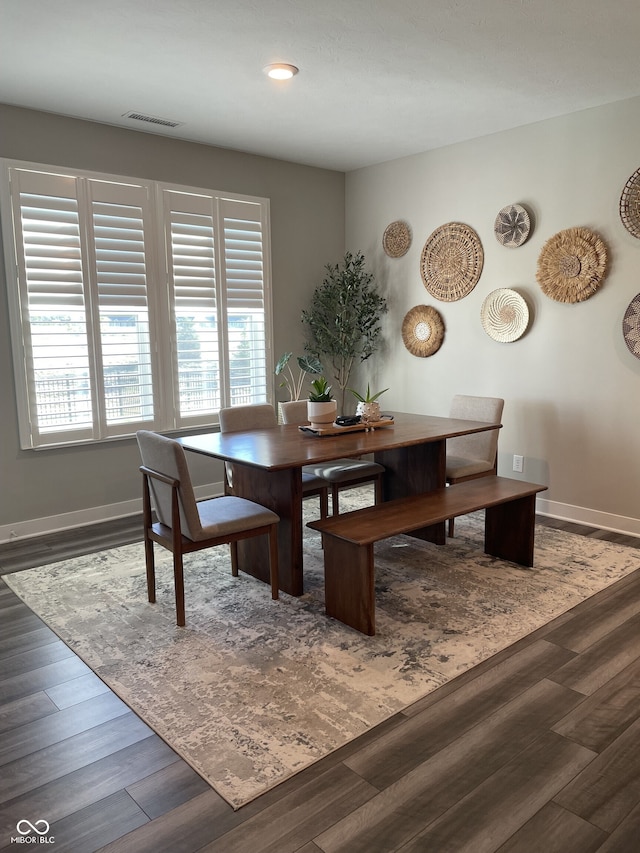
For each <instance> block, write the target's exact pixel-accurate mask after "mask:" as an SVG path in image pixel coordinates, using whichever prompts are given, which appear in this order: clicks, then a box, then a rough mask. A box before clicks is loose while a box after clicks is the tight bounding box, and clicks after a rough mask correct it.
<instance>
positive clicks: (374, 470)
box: [302, 459, 384, 483]
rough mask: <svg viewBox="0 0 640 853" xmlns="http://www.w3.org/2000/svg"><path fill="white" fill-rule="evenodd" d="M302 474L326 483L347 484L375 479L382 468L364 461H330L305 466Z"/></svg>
mask: <svg viewBox="0 0 640 853" xmlns="http://www.w3.org/2000/svg"><path fill="white" fill-rule="evenodd" d="M302 470H303V472H309V473H311V474H315V476H316V477H322V479H323V480H326V481H327V482H328V483H347V482H348V481H349V480H355V479H359V478H360V477H371V478H373V477H377V476H378V474H382V473H383V471H384V468H383V467H382V465H378V463H377V462H368V461H367V460H365V459H332V460H331V462H318V463H317V464H315V465H305V466H304V468H303V469H302Z"/></svg>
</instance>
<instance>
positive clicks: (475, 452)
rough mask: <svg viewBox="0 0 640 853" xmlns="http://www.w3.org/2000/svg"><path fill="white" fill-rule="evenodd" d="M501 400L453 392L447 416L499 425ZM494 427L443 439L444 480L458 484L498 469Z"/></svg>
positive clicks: (452, 528)
mask: <svg viewBox="0 0 640 853" xmlns="http://www.w3.org/2000/svg"><path fill="white" fill-rule="evenodd" d="M503 408H504V400H502V399H501V398H499V397H470V396H466V395H464V394H457V395H456V396H455V397H454V398H453V400H452V401H451V408H450V410H449V417H451V418H461V419H462V420H467V421H486V422H488V423H492V424H499V423H500V421H501V419H502V410H503ZM498 432H499V430H497V429H492V430H488V431H487V432H478V433H474V434H473V435H458V436H456V437H455V438H450V439H448V441H447V469H446V477H447V483H462V482H464V481H465V480H475V479H476V478H477V477H486V476H488V475H489V474H495V473H496V472H497V470H498ZM453 532H454V520H453V518H450V519H449V536H453Z"/></svg>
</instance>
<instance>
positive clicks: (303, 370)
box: [274, 352, 322, 400]
mask: <svg viewBox="0 0 640 853" xmlns="http://www.w3.org/2000/svg"><path fill="white" fill-rule="evenodd" d="M292 356H293V353H292V352H285V354H284V355H283V356H281V357H280V358H279V359H278V363H277V364H276V369H275V371H274V372H275V374H276V376H281V377H282V382H281V383H280V387H281V388H286V389H287V393H288V394H289V400H299V399H300V396H301V395H302V388H303V385H304V382H305V379H306V378H307V376H308V375H310V374H317V375H319V374H320V373H322V365H321V364H320V362H319V361H318V359H317V358H314V357H313V356H309V355H299V356H297V358H296V361H297V363H298V372H297V374H296V373H295V372H294V370H293V368H292V367H291V364H290V361H291V357H292Z"/></svg>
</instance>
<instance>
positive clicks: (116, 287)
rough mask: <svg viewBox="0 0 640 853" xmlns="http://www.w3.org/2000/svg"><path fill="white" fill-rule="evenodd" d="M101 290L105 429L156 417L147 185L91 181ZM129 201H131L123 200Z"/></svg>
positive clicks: (99, 351)
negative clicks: (150, 327) (150, 321)
mask: <svg viewBox="0 0 640 853" xmlns="http://www.w3.org/2000/svg"><path fill="white" fill-rule="evenodd" d="M88 189H89V195H90V205H91V224H92V244H93V264H92V269H93V270H94V272H95V285H96V292H97V313H98V317H97V323H96V321H94V323H96V325H97V327H98V328H99V335H97V336H96V360H97V365H98V367H99V371H98V374H97V377H96V385H97V386H98V391H99V393H98V395H97V396H98V400H99V408H100V420H101V422H102V423H103V431H104V433H105V434H107V435H111V434H114V435H118V434H120V433H121V428H122V426H124V425H128V426H129V431H131V429H132V428H133V427H134V426H135V427H136V428H137V427H139V426H145V425H148V424H149V423H150V422H152V421H153V418H154V404H153V383H152V365H151V341H150V329H149V305H148V295H147V258H146V253H147V243H148V242H151V239H150V238H149V240H147V238H146V234H145V232H146V231H147V229H148V228H149V225H148V223H149V222H150V219H151V216H150V206H149V198H148V191H147V189H146V188H145V187H133V186H126V187H123V186H122V185H118V184H110V183H105V182H99V181H90V182H89V187H88ZM125 202H128V203H126V204H125Z"/></svg>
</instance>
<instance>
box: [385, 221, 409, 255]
mask: <svg viewBox="0 0 640 853" xmlns="http://www.w3.org/2000/svg"><path fill="white" fill-rule="evenodd" d="M410 245H411V229H410V228H409V226H408V225H407V223H406V222H403V221H402V220H401V219H398V220H396V222H392V223H391V225H387V227H386V228H385V231H384V234H383V235H382V248H383V249H384V251H385V253H386V254H387V255H389V257H390V258H401V257H402V256H403V255H406V254H407V252H408V251H409V246H410Z"/></svg>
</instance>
